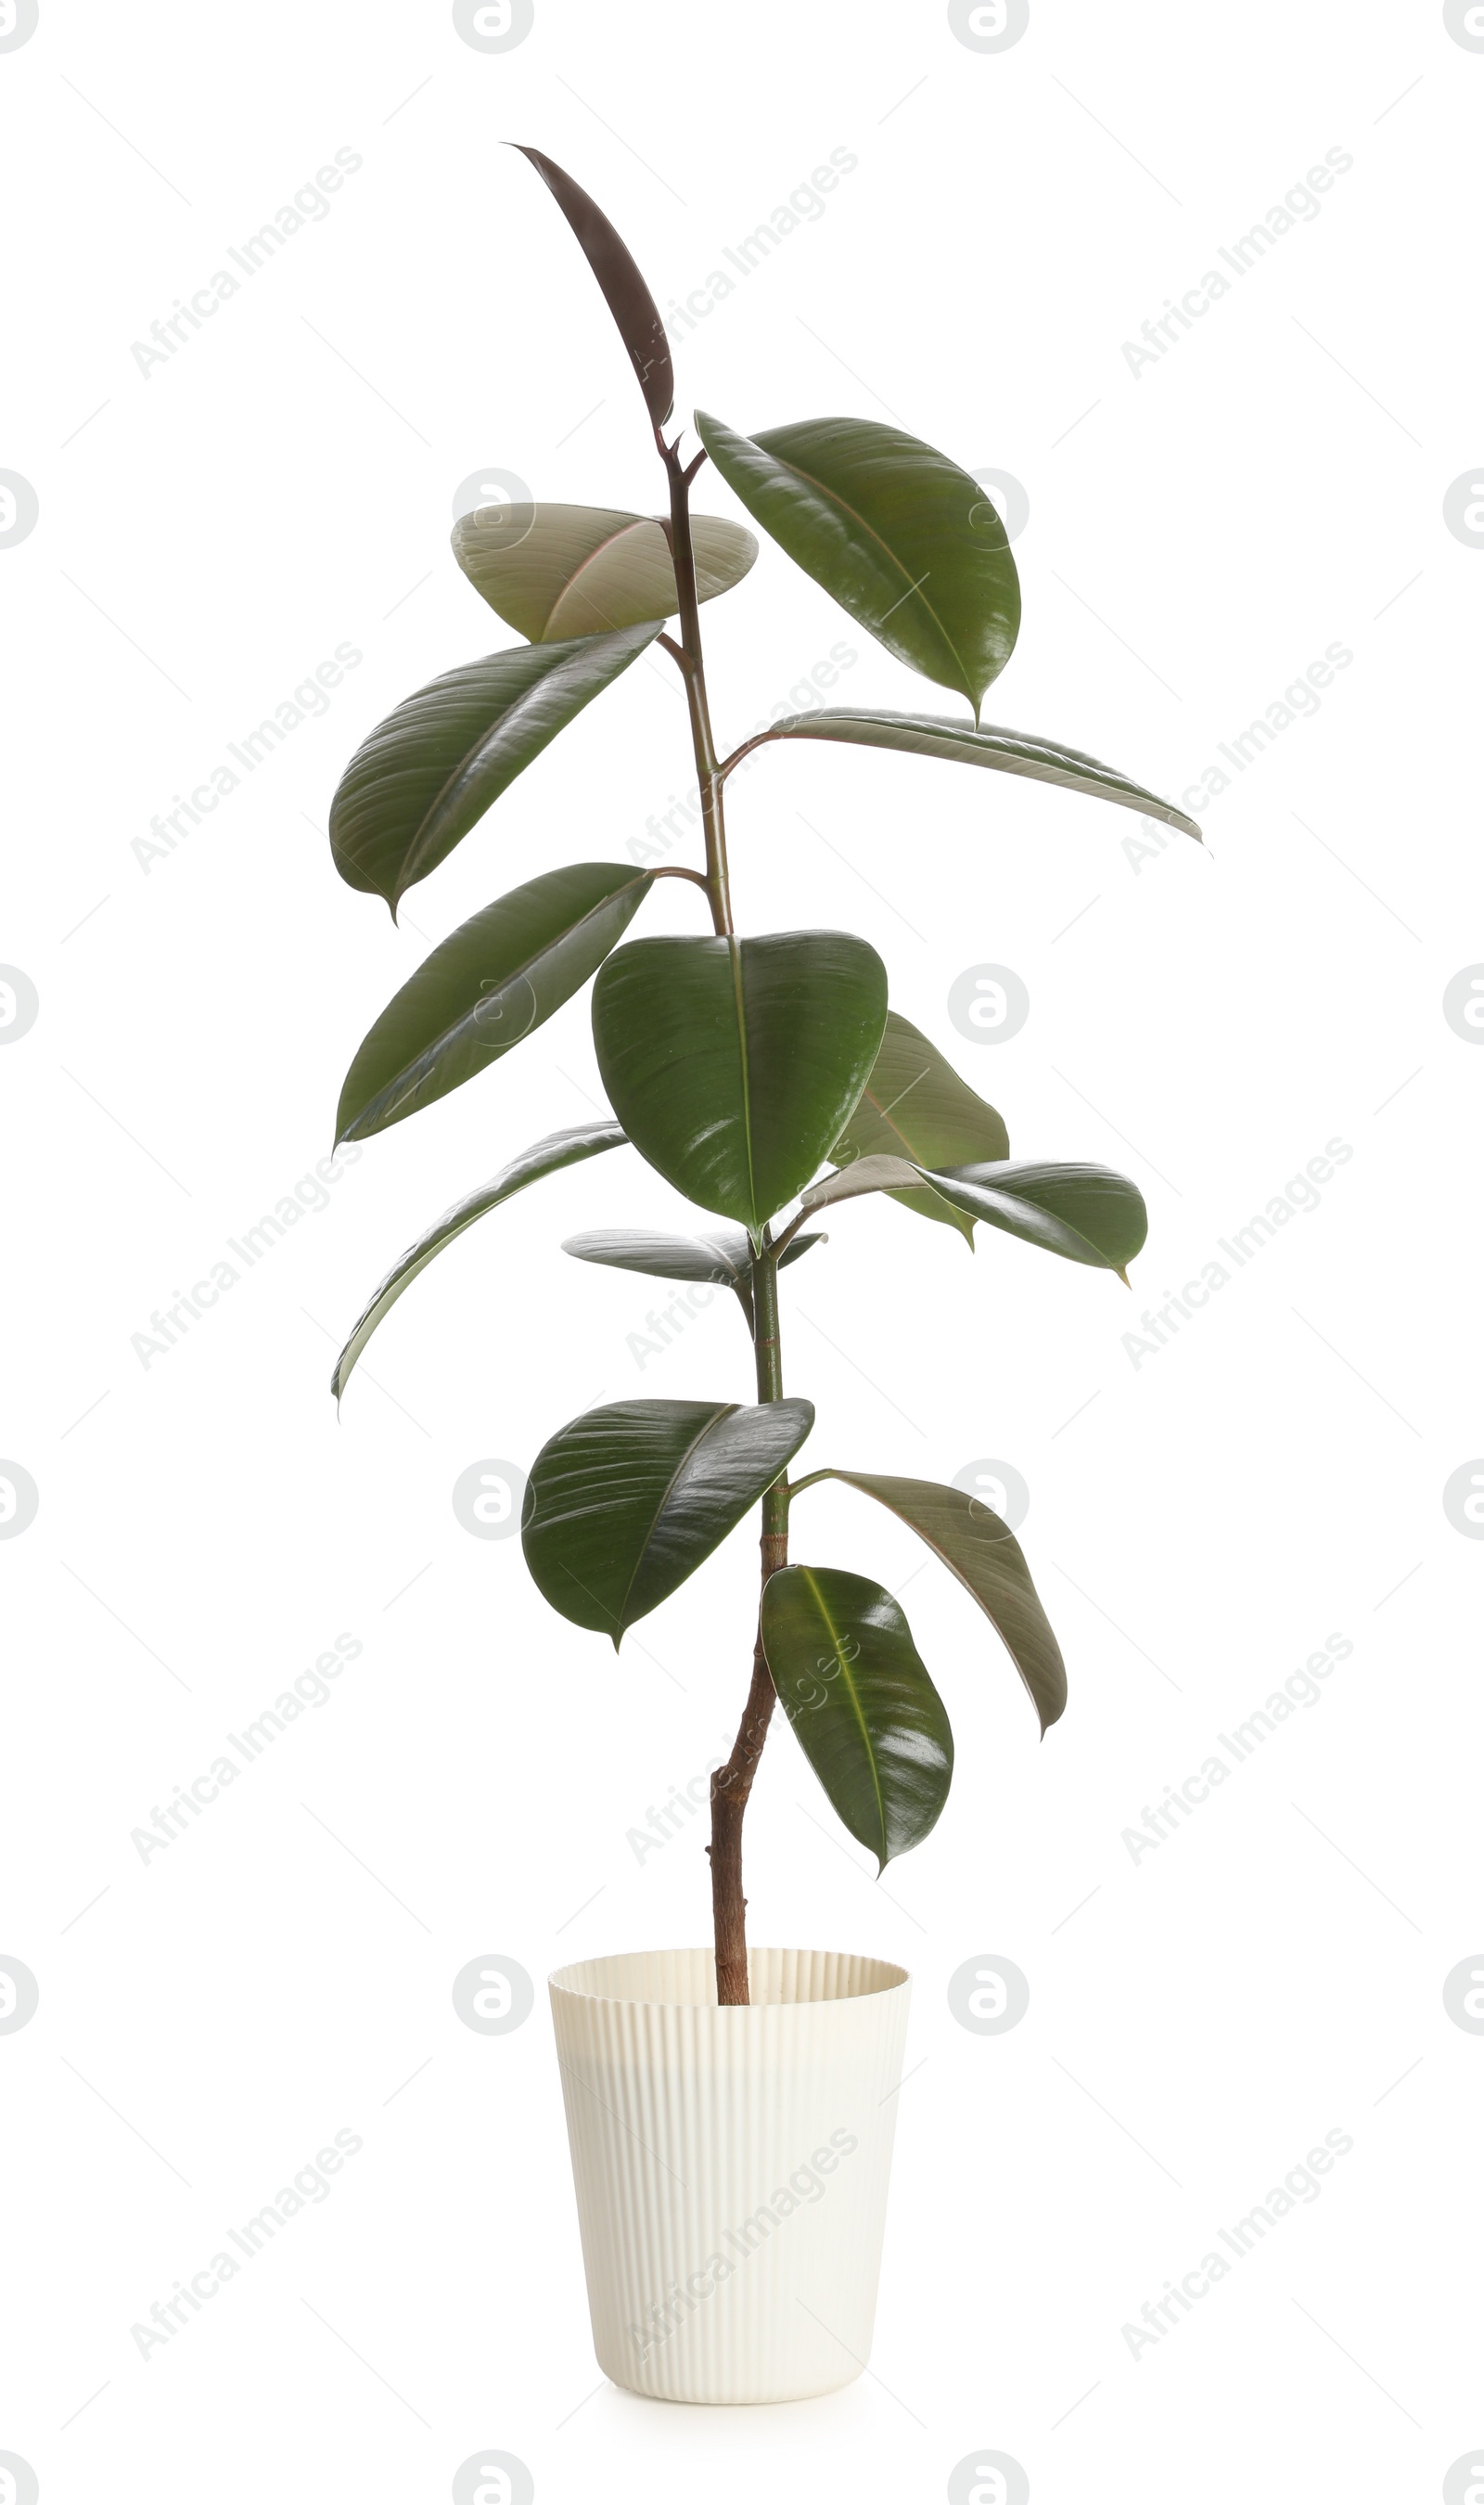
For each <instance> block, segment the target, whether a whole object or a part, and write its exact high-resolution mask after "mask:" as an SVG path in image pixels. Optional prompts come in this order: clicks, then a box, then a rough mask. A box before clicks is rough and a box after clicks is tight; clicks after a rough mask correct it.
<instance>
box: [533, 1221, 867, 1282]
mask: <svg viewBox="0 0 1484 2505" xmlns="http://www.w3.org/2000/svg"><path fill="white" fill-rule="evenodd" d="M828 1240H829V1239H828V1237H827V1236H824V1235H796V1236H795V1237H794V1239H793V1241H792V1243H791V1244H788V1245H786V1246H785V1247H784V1249H783V1251H782V1253H780V1254H779V1256H778V1268H779V1269H780V1270H786V1269H787V1267H788V1264H789V1262H790V1261H797V1259H798V1258H799V1255H800V1254H801V1253H807V1252H808V1251H809V1248H810V1246H811V1244H824V1243H827V1242H828ZM562 1250H563V1252H564V1253H570V1254H571V1255H572V1258H573V1260H576V1261H602V1262H605V1263H606V1264H607V1266H608V1267H609V1268H610V1269H613V1270H638V1271H641V1272H642V1273H643V1274H644V1275H645V1276H646V1277H648V1278H651V1279H690V1280H695V1281H696V1282H697V1283H698V1284H700V1285H703V1286H707V1287H715V1288H738V1289H739V1291H740V1290H742V1288H746V1287H747V1286H748V1285H749V1281H750V1275H751V1264H752V1247H751V1245H750V1244H749V1243H748V1241H747V1238H746V1236H745V1235H744V1234H742V1232H741V1231H740V1230H738V1229H735V1228H733V1227H730V1226H718V1227H717V1228H716V1229H715V1230H714V1232H713V1233H712V1234H710V1235H650V1234H646V1233H644V1232H643V1231H642V1230H641V1229H639V1228H638V1227H634V1228H631V1227H623V1226H605V1227H596V1228H594V1229H593V1230H592V1232H591V1233H589V1234H586V1235H569V1237H568V1238H567V1241H566V1243H565V1244H564V1245H563V1247H562Z"/></svg>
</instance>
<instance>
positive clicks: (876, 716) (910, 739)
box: [728, 705, 1200, 843]
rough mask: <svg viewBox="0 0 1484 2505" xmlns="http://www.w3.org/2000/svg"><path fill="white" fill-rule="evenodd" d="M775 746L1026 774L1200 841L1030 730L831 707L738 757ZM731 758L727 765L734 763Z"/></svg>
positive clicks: (1186, 825) (1162, 808) (1167, 804)
mask: <svg viewBox="0 0 1484 2505" xmlns="http://www.w3.org/2000/svg"><path fill="white" fill-rule="evenodd" d="M772 739H833V740H843V741H845V742H846V744H847V745H849V746H851V747H854V748H896V749H902V750H905V751H906V752H908V753H909V754H910V755H912V756H915V757H942V758H946V759H949V762H950V763H953V764H957V765H986V766H988V767H989V768H990V770H991V772H994V773H998V774H1023V775H1025V776H1027V777H1028V778H1029V780H1030V781H1031V782H1033V783H1054V784H1056V785H1058V786H1059V787H1060V789H1061V790H1062V791H1064V792H1086V793H1087V794H1089V795H1090V797H1091V798H1093V799H1094V800H1112V801H1114V802H1115V803H1116V804H1117V805H1118V807H1119V808H1121V809H1137V810H1139V812H1140V813H1141V815H1143V816H1144V817H1146V818H1158V819H1160V820H1161V821H1162V823H1163V824H1164V825H1165V826H1167V827H1176V828H1178V829H1179V830H1180V832H1181V833H1182V834H1184V835H1193V836H1194V838H1195V840H1196V842H1197V843H1199V842H1200V829H1199V827H1198V826H1197V825H1196V824H1195V821H1194V819H1193V818H1188V817H1187V816H1186V814H1185V811H1184V810H1183V809H1177V808H1176V807H1175V806H1174V804H1173V803H1172V802H1171V801H1169V800H1161V799H1159V798H1158V797H1157V796H1156V794H1155V793H1153V792H1146V791H1145V789H1144V787H1143V785H1142V784H1140V783H1133V782H1130V781H1129V778H1128V776H1127V775H1126V774H1121V773H1120V772H1119V771H1118V768H1117V767H1116V766H1113V765H1100V764H1099V763H1098V760H1097V759H1096V758H1095V757H1085V756H1084V755H1083V753H1082V751H1081V749H1078V748H1062V747H1060V746H1059V745H1058V743H1057V742H1056V741H1055V740H1054V739H1036V738H1033V737H1032V736H1031V734H1030V733H1029V732H1028V731H1020V730H997V729H995V728H993V727H992V726H991V725H987V724H986V726H985V727H984V729H982V730H972V729H971V728H970V726H969V724H968V723H966V722H953V721H951V720H949V719H938V718H937V717H935V716H933V715H930V714H916V713H864V712H854V711H852V710H851V709H850V708H849V707H847V706H844V705H833V706H830V707H828V708H826V709H825V710H824V711H822V712H820V713H799V714H790V715H789V716H788V717H787V719H786V720H785V721H783V722H776V723H774V724H773V727H772V728H771V729H770V730H764V731H760V732H759V733H758V735H757V737H756V738H755V739H749V740H746V741H745V742H744V743H743V745H742V747H741V748H740V749H738V751H737V752H736V756H737V757H738V758H741V757H745V756H746V754H747V751H748V750H749V749H753V748H765V747H766V746H767V745H768V742H769V741H770V740H772ZM735 761H736V759H728V763H729V764H731V763H734V762H735Z"/></svg>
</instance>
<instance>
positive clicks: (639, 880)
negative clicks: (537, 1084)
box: [357, 869, 653, 1119]
mask: <svg viewBox="0 0 1484 2505" xmlns="http://www.w3.org/2000/svg"><path fill="white" fill-rule="evenodd" d="M652 877H653V872H652V871H651V870H647V869H641V870H639V871H638V872H637V873H636V875H635V876H634V877H633V878H632V879H625V881H624V883H623V885H622V887H612V888H609V890H608V892H607V895H606V896H602V897H600V898H599V900H598V901H597V903H596V904H590V905H589V906H588V908H587V911H586V912H585V913H581V914H579V915H578V917H577V919H576V921H575V922H569V923H568V925H567V927H566V928H565V930H562V931H559V932H558V934H557V935H556V937H555V938H554V939H548V940H546V941H545V942H544V943H543V944H542V945H541V946H539V947H536V948H533V949H532V951H531V953H530V955H529V956H527V957H524V958H523V959H522V960H521V962H520V964H519V965H518V966H512V967H511V968H510V970H509V972H508V973H505V974H501V975H500V988H499V990H498V991H496V992H494V993H484V992H481V994H480V996H479V999H478V1000H477V1001H476V1002H475V1004H474V1006H473V1007H472V1008H467V1009H464V1010H463V1011H461V1013H460V1015H459V1016H458V1017H456V1018H454V1019H453V1020H452V1021H451V1022H450V1024H449V1025H447V1026H446V1027H443V1028H442V1029H441V1030H440V1031H439V1033H438V1034H437V1035H435V1036H434V1038H433V1040H432V1041H431V1043H425V1044H424V1045H423V1047H422V1049H421V1050H420V1051H419V1052H417V1053H415V1054H414V1056H413V1059H412V1060H411V1061H404V1062H402V1063H401V1065H400V1067H399V1068H398V1069H397V1071H396V1072H395V1073H394V1075H393V1076H392V1077H390V1078H389V1079H387V1080H386V1081H385V1083H384V1084H383V1085H382V1086H381V1087H379V1088H378V1089H377V1091H376V1093H375V1095H374V1096H370V1097H368V1098H367V1099H366V1102H365V1104H364V1105H363V1106H362V1113H366V1112H369V1111H371V1109H372V1108H373V1107H374V1108H375V1109H376V1111H378V1112H380V1111H385V1110H386V1108H385V1105H384V1103H383V1099H384V1098H385V1097H386V1096H387V1095H388V1094H389V1093H390V1091H391V1090H392V1089H393V1088H395V1087H396V1086H397V1083H398V1081H399V1080H401V1079H404V1078H405V1077H406V1076H407V1073H408V1072H409V1071H410V1070H412V1069H414V1068H415V1067H416V1066H417V1064H418V1063H428V1064H430V1069H428V1070H424V1071H423V1073H422V1076H424V1077H427V1076H430V1075H431V1067H435V1066H436V1062H437V1061H438V1060H440V1059H441V1058H442V1056H443V1054H444V1053H445V1052H446V1051H447V1049H448V1047H449V1046H450V1044H451V1043H452V1042H453V1041H454V1040H455V1039H456V1037H457V1036H458V1035H459V1034H460V1033H461V1031H462V1030H463V1029H464V1028H465V1027H466V1026H467V1025H468V1024H469V1022H470V1020H471V1019H472V1018H473V1017H475V1016H476V1015H477V1013H478V1011H479V1010H480V1009H481V1008H483V1007H484V1006H486V1004H487V1002H488V1001H490V1000H492V999H493V1000H499V999H500V996H501V995H502V994H503V993H505V992H507V991H508V990H509V989H510V988H511V986H512V984H515V983H518V982H522V981H525V980H527V979H528V978H529V976H530V972H531V969H532V967H533V966H538V965H539V964H540V962H541V959H542V958H543V957H549V956H551V955H553V954H554V953H555V951H556V950H557V949H558V948H560V947H563V946H565V944H566V943H567V941H568V940H569V939H572V938H575V936H576V935H577V934H578V932H579V931H581V930H582V929H583V928H584V926H585V925H586V924H587V923H589V922H592V921H595V920H596V919H597V917H598V915H599V914H600V913H604V912H605V911H606V909H607V907H608V906H609V905H610V904H613V903H616V901H617V900H618V899H619V897H621V896H627V895H628V893H629V891H630V889H631V888H633V887H643V886H644V885H646V884H647V883H648V882H649V880H650V879H651V878H652ZM516 1041H523V1039H522V1038H519V1037H518V1038H517V1039H516ZM503 1049H504V1050H505V1051H510V1050H512V1049H513V1046H512V1045H509V1044H507V1045H505V1046H504V1047H503ZM490 1058H491V1059H492V1060H499V1058H500V1054H499V1053H492V1054H491V1056H490ZM357 1118H358V1119H360V1118H361V1117H360V1116H359V1115H358V1117H357Z"/></svg>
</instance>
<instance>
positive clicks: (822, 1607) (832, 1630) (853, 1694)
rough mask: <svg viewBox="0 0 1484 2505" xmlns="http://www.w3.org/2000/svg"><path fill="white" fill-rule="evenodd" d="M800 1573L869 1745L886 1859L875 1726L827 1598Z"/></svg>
mask: <svg viewBox="0 0 1484 2505" xmlns="http://www.w3.org/2000/svg"><path fill="white" fill-rule="evenodd" d="M799 1571H800V1573H801V1574H802V1575H803V1577H804V1579H805V1581H806V1583H807V1584H808V1585H809V1588H810V1590H811V1593H812V1594H813V1599H814V1605H815V1607H816V1608H817V1610H818V1612H819V1615H820V1616H821V1618H822V1619H823V1620H824V1623H825V1625H826V1627H827V1628H828V1629H829V1636H830V1643H831V1647H832V1649H833V1651H834V1654H835V1658H836V1660H837V1661H838V1662H839V1663H840V1676H841V1677H842V1678H843V1679H844V1681H845V1683H846V1695H847V1696H848V1697H849V1699H850V1704H851V1708H852V1710H853V1711H854V1714H855V1719H856V1721H857V1722H858V1723H859V1724H860V1736H861V1739H862V1741H863V1742H864V1744H865V1750H866V1763H867V1765H868V1766H869V1767H870V1769H871V1783H872V1788H873V1790H874V1791H875V1793H876V1815H877V1823H878V1825H879V1827H880V1837H881V1855H882V1857H883V1858H884V1857H885V1853H886V1844H887V1835H886V1799H885V1795H884V1793H883V1792H882V1790H881V1778H880V1771H879V1769H878V1766H877V1762H876V1749H875V1747H874V1746H873V1745H872V1740H871V1726H870V1724H869V1723H868V1722H867V1720H866V1715H865V1711H864V1708H863V1707H862V1705H861V1701H860V1697H859V1695H858V1693H857V1691H856V1686H855V1681H854V1679H853V1678H852V1677H851V1676H850V1665H849V1663H848V1662H847V1661H846V1660H845V1659H844V1658H843V1657H842V1654H841V1650H840V1629H839V1628H838V1627H837V1626H836V1624H835V1621H834V1619H833V1618H832V1617H831V1615H830V1612H829V1608H828V1605H827V1604H826V1602H825V1598H824V1595H823V1593H822V1592H821V1591H820V1589H819V1586H818V1584H817V1583H816V1582H815V1580H814V1576H813V1572H812V1570H811V1568H810V1567H808V1566H801V1567H800V1569H799Z"/></svg>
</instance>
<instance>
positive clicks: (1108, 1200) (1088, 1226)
mask: <svg viewBox="0 0 1484 2505" xmlns="http://www.w3.org/2000/svg"><path fill="white" fill-rule="evenodd" d="M927 1181H928V1182H930V1183H931V1184H932V1186H933V1188H934V1190H936V1191H941V1192H942V1194H943V1196H944V1198H945V1200H950V1201H951V1202H952V1204H953V1206H954V1208H955V1209H961V1210H963V1211H965V1212H966V1214H967V1215H968V1216H969V1217H982V1218H984V1221H985V1223H986V1225H989V1226H998V1227H1000V1228H1001V1229H1002V1230H1003V1231H1004V1233H1005V1234H1007V1235H1018V1236H1019V1238H1020V1239H1021V1242H1022V1243H1025V1244H1039V1245H1041V1246H1042V1248H1043V1249H1044V1250H1045V1251H1046V1252H1048V1253H1060V1254H1061V1256H1062V1258H1063V1260H1067V1261H1085V1262H1086V1263H1087V1265H1088V1267H1089V1268H1091V1269H1094V1270H1114V1271H1116V1272H1117V1273H1118V1276H1119V1277H1120V1278H1121V1279H1122V1281H1123V1284H1124V1286H1125V1287H1126V1286H1127V1284H1128V1282H1127V1276H1126V1273H1127V1268H1128V1264H1129V1262H1130V1261H1131V1260H1132V1259H1133V1257H1134V1254H1135V1253H1142V1251H1143V1249H1144V1239H1145V1237H1146V1236H1147V1234H1148V1233H1149V1212H1148V1211H1147V1210H1146V1208H1145V1206H1144V1196H1143V1194H1142V1193H1141V1192H1140V1191H1139V1189H1138V1187H1137V1186H1136V1185H1135V1184H1134V1183H1131V1182H1129V1181H1128V1178H1127V1176H1126V1175H1121V1174H1114V1173H1113V1172H1112V1171H1111V1169H1110V1168H1109V1167H1107V1166H1073V1165H1050V1164H1040V1165H1031V1164H1028V1163H1027V1164H1020V1163H1014V1164H1011V1163H1005V1164H998V1165H967V1166H959V1167H957V1168H956V1169H955V1170H953V1171H948V1170H945V1169H944V1168H942V1167H939V1168H937V1169H935V1170H934V1171H933V1172H932V1173H931V1174H929V1175H928V1177H927Z"/></svg>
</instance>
